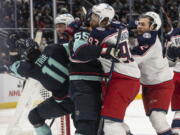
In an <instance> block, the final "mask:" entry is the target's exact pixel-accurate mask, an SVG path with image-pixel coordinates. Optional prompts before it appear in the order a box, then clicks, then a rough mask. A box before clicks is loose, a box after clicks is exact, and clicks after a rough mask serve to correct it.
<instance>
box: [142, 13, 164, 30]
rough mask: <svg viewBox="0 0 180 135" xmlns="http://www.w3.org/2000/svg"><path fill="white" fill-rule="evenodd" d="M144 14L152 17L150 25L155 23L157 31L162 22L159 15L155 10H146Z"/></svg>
mask: <svg viewBox="0 0 180 135" xmlns="http://www.w3.org/2000/svg"><path fill="white" fill-rule="evenodd" d="M144 15H145V16H149V17H151V18H152V19H153V22H152V25H156V28H155V30H156V31H158V30H159V29H160V28H161V25H162V22H161V18H160V16H159V15H158V14H157V13H155V12H152V11H150V12H146V13H145V14H144Z"/></svg>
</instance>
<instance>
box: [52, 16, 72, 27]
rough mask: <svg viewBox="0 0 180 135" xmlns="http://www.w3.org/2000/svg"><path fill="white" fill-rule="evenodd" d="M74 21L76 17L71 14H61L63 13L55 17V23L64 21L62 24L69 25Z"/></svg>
mask: <svg viewBox="0 0 180 135" xmlns="http://www.w3.org/2000/svg"><path fill="white" fill-rule="evenodd" d="M73 21H74V17H73V16H72V15H71V14H68V13H66V14H61V15H58V16H57V17H56V18H55V22H54V23H55V25H56V24H59V23H62V24H65V25H66V26H68V25H69V24H70V23H72V22H73Z"/></svg>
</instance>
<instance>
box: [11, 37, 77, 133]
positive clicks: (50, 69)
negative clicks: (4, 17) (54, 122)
mask: <svg viewBox="0 0 180 135" xmlns="http://www.w3.org/2000/svg"><path fill="white" fill-rule="evenodd" d="M18 47H19V48H20V50H21V55H23V56H24V59H22V60H19V61H15V62H14V63H13V64H12V65H11V66H10V70H11V71H12V72H13V73H15V74H17V75H20V76H23V77H32V78H34V79H36V80H38V81H39V82H40V83H41V84H42V85H43V86H44V87H45V88H46V89H47V90H49V91H51V92H52V97H50V98H49V99H47V100H45V101H44V102H42V103H41V104H39V105H38V106H37V107H35V108H34V109H33V110H31V111H30V113H29V121H30V123H31V124H32V125H33V126H34V128H35V131H36V133H37V135H51V130H50V128H49V127H48V126H47V124H46V123H45V120H46V119H50V118H56V117H59V116H63V115H66V114H69V113H71V112H73V111H74V105H73V103H72V101H71V100H70V98H68V97H67V94H68V88H69V79H68V78H69V71H68V64H69V59H68V54H69V51H68V47H67V44H63V45H61V46H59V45H50V46H47V47H46V48H45V49H44V50H43V52H40V50H39V49H38V46H37V43H36V42H34V41H33V40H32V39H25V40H24V39H23V40H19V41H18Z"/></svg>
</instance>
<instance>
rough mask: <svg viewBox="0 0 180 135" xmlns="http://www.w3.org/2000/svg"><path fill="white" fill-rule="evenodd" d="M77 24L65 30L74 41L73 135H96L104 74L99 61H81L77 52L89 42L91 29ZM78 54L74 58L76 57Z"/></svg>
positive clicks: (72, 64)
mask: <svg viewBox="0 0 180 135" xmlns="http://www.w3.org/2000/svg"><path fill="white" fill-rule="evenodd" d="M80 25H81V23H80V22H78V21H76V22H73V23H72V24H70V26H69V27H68V29H67V30H66V31H67V32H68V33H69V34H70V35H73V34H74V32H75V34H74V39H73V41H71V43H70V48H71V49H70V52H71V53H70V54H71V58H70V60H71V64H70V96H71V98H72V100H73V102H74V105H75V121H76V134H75V135H97V130H98V124H99V115H100V109H101V80H102V76H103V70H102V66H101V63H100V62H99V61H98V60H96V59H95V60H92V61H89V62H88V61H86V62H84V61H80V60H79V59H78V58H79V53H78V50H77V49H78V48H79V47H81V45H82V44H84V43H87V42H88V38H89V35H90V31H89V30H90V28H89V27H87V26H85V27H80ZM76 53H77V55H76Z"/></svg>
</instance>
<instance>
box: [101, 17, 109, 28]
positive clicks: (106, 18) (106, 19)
mask: <svg viewBox="0 0 180 135" xmlns="http://www.w3.org/2000/svg"><path fill="white" fill-rule="evenodd" d="M108 21H109V18H108V17H105V18H104V19H103V20H102V21H101V23H100V26H107V24H108Z"/></svg>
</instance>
